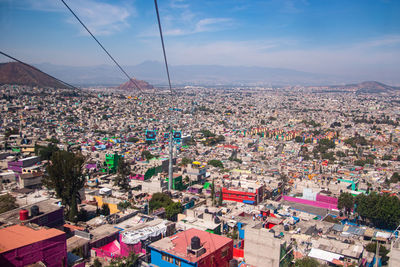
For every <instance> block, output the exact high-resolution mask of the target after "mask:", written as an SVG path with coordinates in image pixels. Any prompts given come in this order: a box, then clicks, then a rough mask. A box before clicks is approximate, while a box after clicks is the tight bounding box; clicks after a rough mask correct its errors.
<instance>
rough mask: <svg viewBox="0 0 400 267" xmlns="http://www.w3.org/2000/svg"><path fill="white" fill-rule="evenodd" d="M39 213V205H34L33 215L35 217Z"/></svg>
mask: <svg viewBox="0 0 400 267" xmlns="http://www.w3.org/2000/svg"><path fill="white" fill-rule="evenodd" d="M38 215H39V207H38V206H36V205H34V206H32V207H31V216H32V217H35V216H38Z"/></svg>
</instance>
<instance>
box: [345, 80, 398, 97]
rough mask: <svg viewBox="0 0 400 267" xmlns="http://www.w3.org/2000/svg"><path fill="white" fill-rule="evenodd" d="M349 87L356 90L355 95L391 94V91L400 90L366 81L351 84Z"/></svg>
mask: <svg viewBox="0 0 400 267" xmlns="http://www.w3.org/2000/svg"><path fill="white" fill-rule="evenodd" d="M349 87H354V88H357V91H356V92H357V93H367V94H375V93H391V92H393V91H397V90H400V87H394V86H390V85H386V84H383V83H380V82H375V81H368V82H362V83H359V84H352V85H349Z"/></svg>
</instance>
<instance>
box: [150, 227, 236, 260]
mask: <svg viewBox="0 0 400 267" xmlns="http://www.w3.org/2000/svg"><path fill="white" fill-rule="evenodd" d="M194 236H197V237H199V238H200V243H201V245H202V246H203V247H204V248H205V249H206V252H205V253H204V254H202V255H201V256H199V257H196V256H195V255H192V254H188V252H187V248H188V247H189V246H190V244H191V243H190V242H191V239H192V237H194ZM230 242H233V241H232V239H230V238H227V237H224V236H219V235H215V234H212V233H209V232H205V231H201V230H197V229H194V228H192V229H188V230H186V231H183V232H180V233H177V234H176V235H173V236H170V237H166V238H163V239H161V240H159V241H157V242H154V243H152V244H151V245H150V246H151V247H153V248H155V249H157V250H159V251H164V252H166V253H169V254H171V255H174V256H177V257H179V258H181V259H185V260H187V261H190V262H193V263H195V262H198V261H199V260H201V259H203V258H205V257H207V256H208V255H210V254H211V253H212V252H213V251H215V250H218V249H220V248H222V247H223V246H225V245H227V244H229V243H230Z"/></svg>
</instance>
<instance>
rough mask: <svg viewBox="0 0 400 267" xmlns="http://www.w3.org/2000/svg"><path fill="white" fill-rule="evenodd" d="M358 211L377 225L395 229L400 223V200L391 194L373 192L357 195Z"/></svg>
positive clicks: (361, 215) (363, 217)
mask: <svg viewBox="0 0 400 267" xmlns="http://www.w3.org/2000/svg"><path fill="white" fill-rule="evenodd" d="M355 203H356V204H357V209H356V211H357V213H358V215H360V217H361V218H362V219H363V220H364V221H366V220H368V221H370V222H372V223H373V224H374V226H375V227H378V228H382V229H389V230H394V229H396V227H397V226H398V225H399V224H400V200H399V199H398V198H397V197H395V196H390V195H389V194H378V193H376V192H371V193H370V194H369V195H368V196H366V195H364V194H360V195H358V196H357V197H356V200H355Z"/></svg>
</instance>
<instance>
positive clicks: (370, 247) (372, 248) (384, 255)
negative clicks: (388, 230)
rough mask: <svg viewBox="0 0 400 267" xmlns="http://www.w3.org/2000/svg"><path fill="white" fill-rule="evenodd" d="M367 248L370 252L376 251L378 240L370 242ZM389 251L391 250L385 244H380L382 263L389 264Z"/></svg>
mask: <svg viewBox="0 0 400 267" xmlns="http://www.w3.org/2000/svg"><path fill="white" fill-rule="evenodd" d="M365 249H366V250H367V251H368V252H372V253H376V242H371V243H368V244H367V245H366V246H365ZM389 252H390V250H388V249H387V248H386V247H385V246H383V245H380V246H379V257H381V260H382V265H386V264H387V261H388V260H389V257H388V256H387V254H389Z"/></svg>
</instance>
